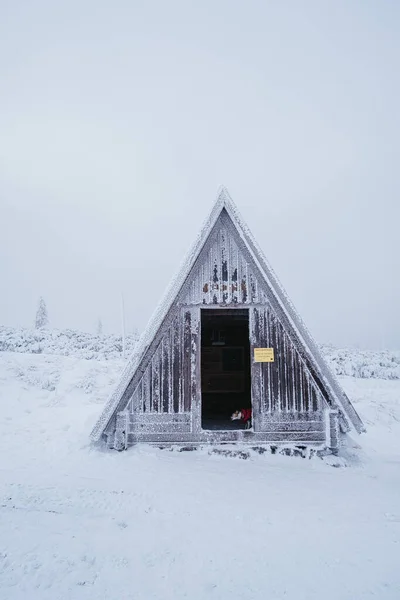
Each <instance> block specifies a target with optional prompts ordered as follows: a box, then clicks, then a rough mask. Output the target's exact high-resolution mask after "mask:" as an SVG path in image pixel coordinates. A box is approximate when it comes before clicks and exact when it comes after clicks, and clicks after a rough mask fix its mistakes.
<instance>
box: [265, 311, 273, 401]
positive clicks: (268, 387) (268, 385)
mask: <svg viewBox="0 0 400 600" xmlns="http://www.w3.org/2000/svg"><path fill="white" fill-rule="evenodd" d="M270 320H271V312H270V310H269V309H268V308H267V309H266V315H265V330H266V346H267V348H272V347H273V344H272V341H271V331H270ZM265 377H266V382H265V388H266V394H267V405H266V408H267V412H271V407H272V388H271V365H270V364H268V365H267V368H266V370H265Z"/></svg>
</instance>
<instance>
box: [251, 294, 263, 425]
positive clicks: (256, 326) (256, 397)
mask: <svg viewBox="0 0 400 600" xmlns="http://www.w3.org/2000/svg"><path fill="white" fill-rule="evenodd" d="M258 310H259V309H258V308H257V307H256V306H254V307H253V308H250V309H249V317H250V323H249V325H250V352H251V359H250V360H251V363H250V364H251V404H252V411H253V429H254V431H259V430H260V379H261V363H256V362H255V361H254V348H257V347H258V346H259V340H260V320H259V312H258Z"/></svg>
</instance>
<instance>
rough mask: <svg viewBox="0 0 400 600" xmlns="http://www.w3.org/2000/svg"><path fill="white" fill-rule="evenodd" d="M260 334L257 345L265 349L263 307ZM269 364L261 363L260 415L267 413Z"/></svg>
mask: <svg viewBox="0 0 400 600" xmlns="http://www.w3.org/2000/svg"><path fill="white" fill-rule="evenodd" d="M257 312H258V319H259V332H258V341H257V344H258V346H259V347H261V348H264V347H265V308H264V307H263V306H261V307H260V308H259V309H258V310H257ZM266 366H267V363H260V392H259V393H260V415H261V414H264V413H265V370H266Z"/></svg>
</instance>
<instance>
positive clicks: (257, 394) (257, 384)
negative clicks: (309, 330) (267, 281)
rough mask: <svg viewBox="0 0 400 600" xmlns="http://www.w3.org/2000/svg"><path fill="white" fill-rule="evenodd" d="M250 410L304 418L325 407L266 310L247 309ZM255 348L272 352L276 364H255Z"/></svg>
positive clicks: (299, 359)
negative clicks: (250, 382) (302, 416)
mask: <svg viewBox="0 0 400 600" xmlns="http://www.w3.org/2000/svg"><path fill="white" fill-rule="evenodd" d="M250 313H251V318H250V323H251V339H250V347H251V352H252V398H253V410H255V412H256V413H259V414H260V415H263V414H267V415H269V414H277V413H278V414H279V413H281V414H286V415H289V414H292V415H293V414H298V415H307V414H313V413H316V412H320V411H321V410H322V409H323V407H324V400H323V397H322V394H321V392H320V390H319V388H318V386H317V384H316V382H315V381H314V379H313V377H312V375H311V374H310V371H309V369H308V367H307V365H306V363H305V361H304V359H303V358H302V357H301V356H300V354H299V352H298V350H297V348H296V346H295V345H294V343H293V342H292V340H291V339H290V338H289V336H288V335H287V333H286V331H285V330H284V328H283V326H282V324H281V322H280V321H279V320H278V319H277V317H276V316H275V314H274V313H273V312H272V310H271V308H270V307H269V306H254V307H252V308H251V309H250ZM254 348H274V351H275V361H274V362H272V363H255V362H254V361H253V355H254Z"/></svg>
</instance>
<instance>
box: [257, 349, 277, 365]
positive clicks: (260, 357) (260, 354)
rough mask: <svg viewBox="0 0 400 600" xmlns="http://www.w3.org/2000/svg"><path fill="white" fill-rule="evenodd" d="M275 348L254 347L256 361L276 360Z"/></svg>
mask: <svg viewBox="0 0 400 600" xmlns="http://www.w3.org/2000/svg"><path fill="white" fill-rule="evenodd" d="M274 360H275V359H274V349H273V348H254V362H274Z"/></svg>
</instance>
